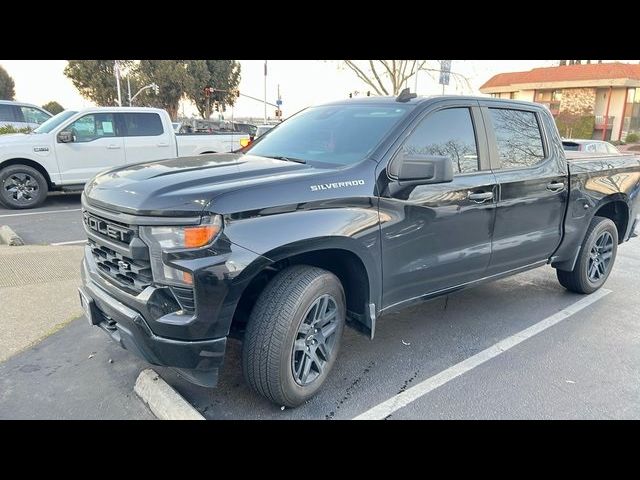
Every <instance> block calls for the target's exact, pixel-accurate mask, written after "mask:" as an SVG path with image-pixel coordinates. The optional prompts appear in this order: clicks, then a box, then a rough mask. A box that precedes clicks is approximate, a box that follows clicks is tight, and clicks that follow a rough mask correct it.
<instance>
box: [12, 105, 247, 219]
mask: <svg viewBox="0 0 640 480" xmlns="http://www.w3.org/2000/svg"><path fill="white" fill-rule="evenodd" d="M248 143H249V135H245V134H241V133H228V132H225V133H213V134H210V135H203V134H201V135H195V134H194V135H176V134H174V132H173V126H172V124H171V119H170V118H169V114H168V113H167V112H166V111H165V110H161V109H157V108H144V107H106V108H104V107H98V108H90V109H87V110H82V111H80V112H76V111H72V110H66V111H64V112H61V113H59V114H58V115H56V116H55V117H52V118H50V119H49V120H47V121H46V122H44V123H43V124H42V125H40V127H38V128H36V129H35V130H34V131H33V132H31V133H29V134H15V135H2V136H0V204H4V205H5V206H6V207H8V208H14V209H25V208H33V207H37V206H38V205H40V204H41V203H42V202H43V201H44V200H45V198H46V197H47V192H49V191H51V190H65V191H77V192H81V191H82V188H83V185H84V184H85V183H86V181H87V180H89V179H90V178H92V177H94V176H95V175H96V174H97V173H98V172H100V171H102V170H106V169H108V168H112V167H120V166H124V165H129V164H132V163H137V162H145V161H150V160H160V159H163V158H172V157H185V156H193V155H199V154H203V153H216V152H231V151H234V150H238V149H240V148H241V147H243V146H245V145H247V144H248Z"/></svg>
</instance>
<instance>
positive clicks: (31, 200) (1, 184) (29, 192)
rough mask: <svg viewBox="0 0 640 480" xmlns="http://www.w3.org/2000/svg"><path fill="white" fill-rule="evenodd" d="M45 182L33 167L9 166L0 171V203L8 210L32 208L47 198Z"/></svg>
mask: <svg viewBox="0 0 640 480" xmlns="http://www.w3.org/2000/svg"><path fill="white" fill-rule="evenodd" d="M47 190H48V186H47V180H46V179H45V178H44V176H43V175H42V174H41V173H40V172H39V171H37V170H36V169H35V168H33V167H28V166H26V165H10V166H8V167H6V168H3V169H2V170H0V203H2V204H3V205H5V206H6V207H8V208H14V209H25V208H34V207H37V206H38V205H40V204H41V203H42V202H44V200H45V198H47Z"/></svg>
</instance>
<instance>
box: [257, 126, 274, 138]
mask: <svg viewBox="0 0 640 480" xmlns="http://www.w3.org/2000/svg"><path fill="white" fill-rule="evenodd" d="M273 127H275V125H258V128H256V135H255V138H259V137H260V136H262V135H264V134H265V133H267V132H268V131H269V130H271V129H272V128H273Z"/></svg>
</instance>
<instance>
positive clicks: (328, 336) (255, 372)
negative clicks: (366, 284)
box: [242, 265, 346, 407]
mask: <svg viewBox="0 0 640 480" xmlns="http://www.w3.org/2000/svg"><path fill="white" fill-rule="evenodd" d="M345 316H346V306H345V298H344V291H343V289H342V284H341V283H340V280H338V278H337V277H336V276H335V275H334V274H332V273H331V272H328V271H326V270H323V269H320V268H317V267H311V266H307V265H296V266H293V267H289V268H287V269H285V270H283V271H282V272H280V273H279V274H278V275H276V276H275V277H274V278H273V280H271V282H270V283H269V284H268V285H267V287H266V288H265V289H264V291H263V292H262V294H261V295H260V298H259V299H258V301H257V302H256V305H255V307H254V308H253V311H252V312H251V316H250V318H249V323H248V325H247V331H246V333H245V338H244V344H243V351H242V363H243V371H244V376H245V378H246V380H247V382H248V383H249V385H250V386H251V387H252V388H253V389H254V390H255V391H256V392H258V393H260V394H261V395H263V396H265V397H266V398H268V399H269V400H271V401H272V402H274V403H276V404H277V405H285V406H287V407H295V406H297V405H300V404H301V403H304V401H306V400H307V399H309V398H311V397H312V396H313V395H314V394H315V393H316V392H317V391H318V390H319V389H320V387H321V386H322V384H323V383H324V381H325V380H326V378H327V376H328V375H329V372H330V371H331V368H332V367H333V364H334V363H335V360H336V357H337V355H338V351H339V348H340V341H341V337H342V332H343V330H344V325H345Z"/></svg>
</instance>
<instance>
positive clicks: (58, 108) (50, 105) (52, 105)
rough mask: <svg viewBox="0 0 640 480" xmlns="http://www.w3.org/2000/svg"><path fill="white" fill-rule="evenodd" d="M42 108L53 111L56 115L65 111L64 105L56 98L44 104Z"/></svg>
mask: <svg viewBox="0 0 640 480" xmlns="http://www.w3.org/2000/svg"><path fill="white" fill-rule="evenodd" d="M42 108H44V109H45V110H46V111H47V112H51V113H53V114H54V115H57V114H59V113H60V112H63V111H64V107H63V106H62V105H60V104H59V103H58V102H56V101H54V100H52V101H50V102H47V103H45V104H44V105H42Z"/></svg>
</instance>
